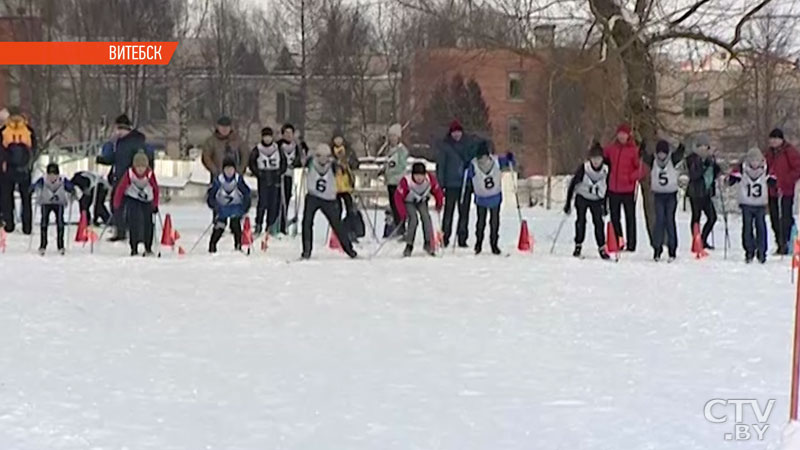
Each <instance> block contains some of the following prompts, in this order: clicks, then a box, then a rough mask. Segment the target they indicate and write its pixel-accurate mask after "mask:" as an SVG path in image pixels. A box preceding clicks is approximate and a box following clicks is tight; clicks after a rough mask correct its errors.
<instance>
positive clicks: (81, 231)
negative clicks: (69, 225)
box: [75, 211, 89, 243]
mask: <svg viewBox="0 0 800 450" xmlns="http://www.w3.org/2000/svg"><path fill="white" fill-rule="evenodd" d="M75 242H83V243H86V242H89V220H88V219H87V218H86V211H81V219H80V221H78V231H77V232H76V233H75Z"/></svg>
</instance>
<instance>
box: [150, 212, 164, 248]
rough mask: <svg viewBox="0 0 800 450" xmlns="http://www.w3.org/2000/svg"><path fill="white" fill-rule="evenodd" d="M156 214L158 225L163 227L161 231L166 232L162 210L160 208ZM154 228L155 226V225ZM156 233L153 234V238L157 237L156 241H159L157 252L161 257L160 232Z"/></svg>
mask: <svg viewBox="0 0 800 450" xmlns="http://www.w3.org/2000/svg"><path fill="white" fill-rule="evenodd" d="M156 215H157V216H158V225H159V226H160V227H161V233H162V234H163V233H164V219H162V218H161V210H160V209H159V210H158V212H157V213H156ZM153 228H155V225H153ZM156 231H158V230H156ZM154 234H155V235H154V236H153V239H155V240H156V242H158V253H156V256H157V257H159V258H161V239H159V238H158V233H154Z"/></svg>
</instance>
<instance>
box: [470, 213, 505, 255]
mask: <svg viewBox="0 0 800 450" xmlns="http://www.w3.org/2000/svg"><path fill="white" fill-rule="evenodd" d="M477 208H478V220H477V222H475V239H476V240H477V242H476V243H475V247H478V248H479V247H481V245H483V236H484V231H485V230H486V216H487V214H488V215H489V243H490V244H491V246H492V248H497V241H498V240H499V237H500V206H499V205H498V206H496V207H494V208H484V207H483V206H478V207H477Z"/></svg>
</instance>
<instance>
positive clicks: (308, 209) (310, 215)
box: [303, 194, 353, 256]
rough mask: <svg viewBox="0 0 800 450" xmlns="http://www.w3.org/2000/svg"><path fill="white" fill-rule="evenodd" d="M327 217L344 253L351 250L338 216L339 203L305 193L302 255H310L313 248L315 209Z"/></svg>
mask: <svg viewBox="0 0 800 450" xmlns="http://www.w3.org/2000/svg"><path fill="white" fill-rule="evenodd" d="M318 210H319V211H322V214H323V215H324V216H325V218H326V219H328V223H330V225H331V228H333V232H334V233H336V237H337V238H339V242H340V243H341V244H342V248H343V249H344V251H345V253H347V254H351V253H352V252H353V244H352V242H351V241H350V236H349V235H348V234H347V233H346V232H345V230H344V225H343V224H342V219H341V216H340V211H339V205H338V202H337V201H336V200H323V199H321V198H319V197H316V196H313V195H310V194H306V205H305V208H304V209H303V255H305V256H310V255H311V250H313V248H314V216H315V215H316V214H317V211H318Z"/></svg>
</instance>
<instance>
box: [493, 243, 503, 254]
mask: <svg viewBox="0 0 800 450" xmlns="http://www.w3.org/2000/svg"><path fill="white" fill-rule="evenodd" d="M502 253H503V252H502V251H501V250H500V247H498V246H497V244H492V254H493V255H500V254H502Z"/></svg>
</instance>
